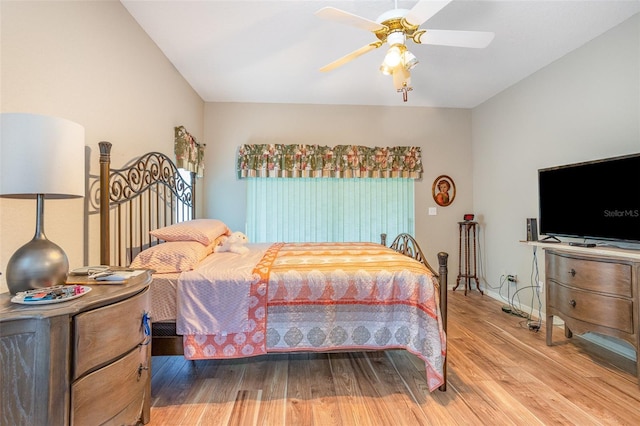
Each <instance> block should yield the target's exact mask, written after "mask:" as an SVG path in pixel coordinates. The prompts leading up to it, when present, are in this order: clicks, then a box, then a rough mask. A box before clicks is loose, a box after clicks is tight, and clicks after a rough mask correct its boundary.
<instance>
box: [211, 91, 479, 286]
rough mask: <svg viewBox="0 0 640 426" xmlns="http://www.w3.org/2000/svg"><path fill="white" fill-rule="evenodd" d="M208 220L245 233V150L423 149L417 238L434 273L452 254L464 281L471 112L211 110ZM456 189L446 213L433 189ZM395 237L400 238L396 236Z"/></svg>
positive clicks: (226, 106)
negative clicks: (443, 256)
mask: <svg viewBox="0 0 640 426" xmlns="http://www.w3.org/2000/svg"><path fill="white" fill-rule="evenodd" d="M205 137H206V143H207V150H206V164H207V172H206V177H205V182H204V186H205V191H206V197H205V198H206V200H205V203H206V205H205V206H204V207H203V208H204V209H205V214H206V215H207V216H208V217H215V218H219V219H221V220H223V221H225V222H226V223H227V224H228V225H229V226H230V227H231V228H232V229H234V230H244V229H245V220H246V218H245V197H246V185H245V182H244V181H242V180H238V179H237V178H236V172H235V159H236V152H237V149H238V147H239V146H240V145H241V144H244V143H289V144H295V143H305V144H323V145H338V144H355V145H365V146H395V145H417V146H420V147H421V148H422V158H423V163H424V170H425V173H424V175H423V178H422V179H421V180H419V181H417V182H416V238H417V239H418V242H419V243H420V244H421V245H422V246H423V249H424V251H425V255H426V256H427V257H428V260H429V262H430V263H431V264H432V266H434V267H437V259H436V254H437V252H439V251H446V252H449V253H450V267H451V269H452V271H454V272H455V274H452V275H453V280H450V281H449V282H450V283H451V282H452V281H454V282H455V277H456V276H457V265H458V262H457V250H458V246H457V244H458V228H457V222H458V221H460V220H461V219H462V216H463V214H464V213H467V212H470V211H471V210H472V190H471V189H472V169H471V156H470V154H471V112H470V110H463V109H444V108H412V107H393V108H391V107H363V106H326V105H276V104H234V103H207V104H206V107H205ZM442 174H444V175H448V176H450V177H451V178H452V179H453V180H454V182H455V184H456V190H457V191H456V199H455V201H454V202H453V204H451V205H450V206H448V207H438V208H437V215H436V216H429V215H427V212H428V208H429V207H435V206H436V204H435V202H434V200H433V197H432V191H431V188H432V184H433V181H434V179H435V178H436V177H437V176H439V175H442ZM389 237H390V238H392V236H389Z"/></svg>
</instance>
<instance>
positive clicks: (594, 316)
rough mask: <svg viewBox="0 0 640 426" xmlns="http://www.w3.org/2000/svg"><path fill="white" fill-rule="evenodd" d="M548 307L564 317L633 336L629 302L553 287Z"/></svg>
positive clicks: (564, 287)
mask: <svg viewBox="0 0 640 426" xmlns="http://www.w3.org/2000/svg"><path fill="white" fill-rule="evenodd" d="M548 291H549V305H550V306H551V307H553V308H555V309H557V310H558V311H559V312H560V313H561V314H564V315H566V316H568V317H571V318H574V319H577V320H580V321H585V322H588V323H591V324H596V325H599V326H602V327H608V328H612V329H616V330H620V331H623V332H625V333H629V334H633V333H634V329H633V301H631V300H628V299H623V298H620V297H611V296H605V295H602V294H595V293H591V292H586V291H583V290H579V289H576V288H572V287H566V286H564V285H560V284H555V285H552V286H549V287H548Z"/></svg>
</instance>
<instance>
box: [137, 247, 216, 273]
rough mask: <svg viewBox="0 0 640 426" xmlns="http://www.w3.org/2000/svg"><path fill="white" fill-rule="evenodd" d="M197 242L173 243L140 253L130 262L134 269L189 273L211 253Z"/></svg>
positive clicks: (211, 249) (150, 248) (211, 248)
mask: <svg viewBox="0 0 640 426" xmlns="http://www.w3.org/2000/svg"><path fill="white" fill-rule="evenodd" d="M213 247H214V246H213V244H211V245H209V246H205V245H203V244H200V243H199V242H197V241H173V242H167V243H162V244H158V245H155V246H151V247H149V248H148V249H146V250H143V251H141V252H140V253H138V255H137V256H136V257H135V259H133V262H131V265H130V267H131V268H134V269H153V270H154V271H155V272H157V273H167V272H183V271H190V270H192V269H193V268H195V267H196V265H197V264H198V263H200V261H201V260H202V259H204V258H205V257H207V255H208V254H210V253H211V252H212V251H213Z"/></svg>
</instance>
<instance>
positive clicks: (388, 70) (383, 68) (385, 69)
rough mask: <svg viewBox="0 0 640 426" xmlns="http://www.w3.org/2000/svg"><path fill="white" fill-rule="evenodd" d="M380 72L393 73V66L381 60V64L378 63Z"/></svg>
mask: <svg viewBox="0 0 640 426" xmlns="http://www.w3.org/2000/svg"><path fill="white" fill-rule="evenodd" d="M380 72H381V73H382V74H384V75H391V74H393V68H391V67H389V66H388V65H387V64H385V63H384V62H382V64H381V65H380Z"/></svg>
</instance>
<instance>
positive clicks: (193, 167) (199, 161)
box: [175, 126, 205, 177]
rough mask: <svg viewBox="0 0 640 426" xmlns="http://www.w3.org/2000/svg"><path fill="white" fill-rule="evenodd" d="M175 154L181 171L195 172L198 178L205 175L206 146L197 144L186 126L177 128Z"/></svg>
mask: <svg viewBox="0 0 640 426" xmlns="http://www.w3.org/2000/svg"><path fill="white" fill-rule="evenodd" d="M175 132H176V139H175V153H176V166H178V168H180V169H186V170H189V171H190V172H195V173H196V176H198V177H202V176H203V175H204V147H205V146H204V145H202V144H199V143H198V142H196V138H194V137H193V136H192V135H191V134H190V133H189V132H187V129H185V128H184V126H179V127H176V128H175Z"/></svg>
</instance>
